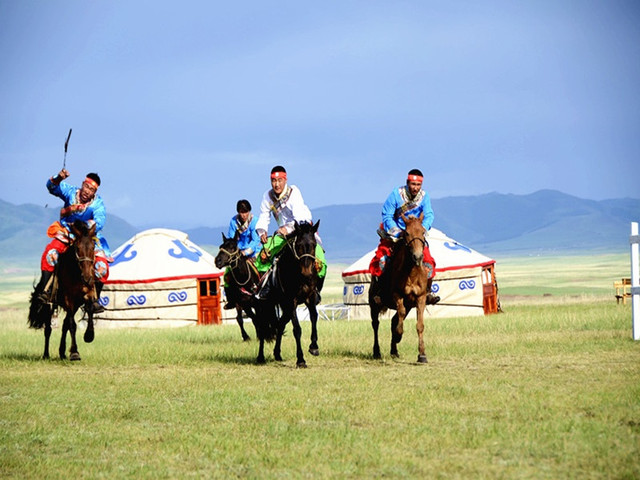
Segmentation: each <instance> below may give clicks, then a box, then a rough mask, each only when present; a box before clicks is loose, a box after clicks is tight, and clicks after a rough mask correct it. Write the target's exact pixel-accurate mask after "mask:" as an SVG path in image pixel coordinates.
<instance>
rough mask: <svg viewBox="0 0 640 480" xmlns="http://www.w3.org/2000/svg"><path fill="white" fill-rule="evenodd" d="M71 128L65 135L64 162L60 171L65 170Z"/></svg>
mask: <svg viewBox="0 0 640 480" xmlns="http://www.w3.org/2000/svg"><path fill="white" fill-rule="evenodd" d="M71 130H72V129H71V128H70V129H69V135H67V141H66V142H64V161H63V162H62V169H63V170H64V169H65V168H67V148H69V139H70V138H71Z"/></svg>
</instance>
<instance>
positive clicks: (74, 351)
mask: <svg viewBox="0 0 640 480" xmlns="http://www.w3.org/2000/svg"><path fill="white" fill-rule="evenodd" d="M68 316H69V334H70V336H71V348H70V349H69V360H71V361H77V360H80V354H79V353H78V344H77V343H76V329H77V328H78V325H77V324H76V321H75V319H74V318H73V317H74V316H75V312H74V313H70V314H69V315H68Z"/></svg>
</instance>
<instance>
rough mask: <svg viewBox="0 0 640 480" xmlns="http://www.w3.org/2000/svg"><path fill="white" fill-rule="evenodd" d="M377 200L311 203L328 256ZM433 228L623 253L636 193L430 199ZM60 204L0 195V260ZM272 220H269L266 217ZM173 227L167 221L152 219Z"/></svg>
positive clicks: (114, 233)
mask: <svg viewBox="0 0 640 480" xmlns="http://www.w3.org/2000/svg"><path fill="white" fill-rule="evenodd" d="M381 206H382V204H381V203H380V204H376V203H367V204H360V205H332V206H327V207H320V208H314V209H313V215H314V219H315V220H317V219H320V234H321V236H322V239H323V243H324V247H325V249H326V251H327V258H328V259H329V260H332V261H343V262H349V261H352V260H355V259H357V258H359V257H360V256H361V255H363V254H364V253H366V252H367V251H368V250H371V249H373V248H375V246H376V245H377V243H378V236H377V234H376V229H377V227H378V225H379V223H380V209H381ZM432 206H433V210H434V212H435V221H434V224H433V226H434V228H437V229H438V230H441V231H443V232H444V233H445V234H447V235H448V236H450V237H452V238H454V239H455V240H457V241H458V242H460V243H462V244H464V245H467V246H469V247H471V248H474V249H475V250H478V251H480V252H482V253H484V254H486V255H490V256H493V257H494V258H498V257H500V256H507V255H530V254H571V253H575V252H581V253H584V252H624V251H627V250H628V248H629V234H630V223H631V222H632V221H640V199H628V198H624V199H613V200H602V201H594V200H585V199H580V198H577V197H573V196H571V195H566V194H564V193H561V192H558V191H554V190H541V191H538V192H535V193H532V194H530V195H511V194H499V193H489V194H485V195H477V196H466V197H447V198H442V199H433V200H432ZM58 212H59V209H58V208H57V207H56V208H43V207H39V206H36V205H30V204H27V205H19V206H18V205H14V204H11V203H9V202H6V201H3V200H0V258H2V260H3V262H9V261H11V260H15V261H20V262H23V261H27V260H29V261H34V262H38V261H39V258H40V255H41V253H42V249H43V248H44V246H45V244H46V243H47V237H46V230H47V227H48V226H49V225H50V224H51V223H52V222H54V221H55V220H56V219H57V218H58ZM272 223H273V222H272ZM159 227H164V228H174V227H172V226H171V225H159ZM140 230H141V229H139V228H136V227H134V226H132V225H130V224H129V223H127V222H126V221H125V220H123V219H122V218H119V217H117V216H115V215H109V217H108V220H107V225H106V227H105V230H104V233H105V236H106V237H107V239H108V240H109V243H110V245H111V247H112V248H113V249H114V250H115V248H117V247H118V246H119V245H121V244H122V243H124V242H125V241H126V240H128V239H129V238H131V237H132V236H133V235H135V234H136V233H137V232H139V231H140ZM226 230H227V226H219V227H200V228H195V229H186V230H184V231H185V232H186V233H187V234H188V235H189V238H190V239H191V240H192V241H193V242H195V243H197V244H199V245H201V246H203V248H206V249H207V250H210V251H211V250H212V249H214V248H215V247H217V246H218V245H219V244H220V242H221V235H220V233H221V232H225V233H226Z"/></svg>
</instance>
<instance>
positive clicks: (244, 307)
mask: <svg viewBox="0 0 640 480" xmlns="http://www.w3.org/2000/svg"><path fill="white" fill-rule="evenodd" d="M215 263H216V267H218V268H225V267H229V274H228V275H226V274H225V277H226V278H225V280H226V281H227V282H228V283H229V289H228V290H227V302H233V303H235V309H236V312H237V315H236V320H237V322H238V325H239V326H240V332H241V333H242V340H244V341H248V340H250V339H251V337H249V334H248V333H247V332H246V330H245V329H244V322H243V320H242V312H244V313H246V314H247V316H249V318H251V321H252V322H253V325H254V327H255V326H256V315H255V312H254V310H253V303H254V297H253V294H254V293H255V290H257V287H258V282H259V281H260V276H259V274H258V270H256V268H255V266H254V265H253V263H252V262H251V260H250V259H248V258H247V257H245V256H244V255H243V254H242V252H241V251H240V249H239V248H238V234H237V232H236V235H235V236H234V237H233V238H227V237H226V236H225V235H224V233H223V234H222V245H220V247H219V248H218V254H217V255H216V258H215ZM231 289H233V290H235V295H234V297H235V298H234V299H232V298H230V297H231V295H229V294H228V292H229V291H231ZM234 300H235V301H234ZM256 328H257V327H256Z"/></svg>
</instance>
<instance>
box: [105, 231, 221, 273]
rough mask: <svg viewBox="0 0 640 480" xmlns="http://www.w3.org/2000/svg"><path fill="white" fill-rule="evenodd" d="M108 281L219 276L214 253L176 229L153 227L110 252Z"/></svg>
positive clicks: (219, 271)
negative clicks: (111, 253)
mask: <svg viewBox="0 0 640 480" xmlns="http://www.w3.org/2000/svg"><path fill="white" fill-rule="evenodd" d="M112 256H113V263H112V264H111V265H110V267H109V279H108V281H107V283H138V282H157V281H164V280H179V279H183V278H202V277H216V276H221V275H222V274H223V271H222V270H220V269H218V268H217V267H216V266H215V261H214V257H213V256H212V255H211V254H209V253H207V252H206V251H204V250H203V249H202V248H200V247H199V246H198V245H196V244H195V243H193V242H192V241H191V240H189V237H188V235H187V234H186V233H184V232H181V231H179V230H170V229H165V228H154V229H150V230H145V231H143V232H140V233H138V234H136V235H134V236H133V237H132V238H130V239H129V240H127V241H126V242H125V243H123V244H122V245H121V246H120V247H118V248H117V249H116V250H115V251H114V252H113V255H112Z"/></svg>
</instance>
